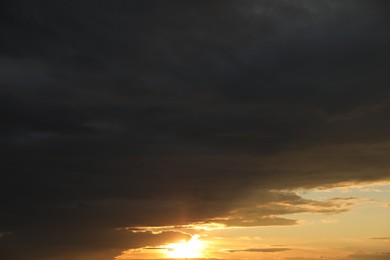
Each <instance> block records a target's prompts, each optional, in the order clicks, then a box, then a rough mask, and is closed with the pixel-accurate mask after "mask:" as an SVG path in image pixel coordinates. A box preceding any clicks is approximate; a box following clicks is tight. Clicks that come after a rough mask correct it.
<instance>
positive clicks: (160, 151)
mask: <svg viewBox="0 0 390 260" xmlns="http://www.w3.org/2000/svg"><path fill="white" fill-rule="evenodd" d="M388 7H389V6H388V5H387V4H384V3H382V2H381V1H369V2H368V1H343V2H342V3H341V2H340V1H333V0H332V1H326V2H323V1H308V0H307V1H299V2H295V1H294V2H293V1H284V0H279V1H260V2H259V1H245V3H241V2H240V3H239V2H236V1H224V2H223V3H222V2H215V3H214V2H213V3H211V2H209V1H201V2H198V1H196V2H195V1H186V2H185V3H184V2H182V1H172V2H160V1H148V3H144V2H142V1H119V0H118V1H109V2H108V1H99V2H96V1H82V2H80V1H73V0H71V1H66V2H63V3H60V2H58V1H45V0H40V1H34V3H32V2H31V1H24V0H16V1H3V2H1V3H0V12H1V20H0V23H1V24H0V31H1V34H2V36H3V37H2V38H3V40H2V41H1V43H0V47H1V48H0V84H1V86H2V87H1V88H0V115H1V121H2V122H1V123H2V127H1V129H0V147H1V148H0V152H1V169H0V172H1V175H2V183H4V185H2V187H1V189H0V203H1V205H2V212H1V214H0V230H2V231H6V232H10V233H11V234H12V236H11V235H10V236H3V237H2V238H1V241H0V247H1V248H0V249H1V250H0V251H3V250H5V248H6V249H7V254H8V255H7V257H8V259H12V258H11V257H12V256H11V255H12V254H18V253H20V252H28V250H29V249H30V247H29V246H28V245H29V244H30V243H29V242H30V241H34V239H35V237H37V236H39V237H42V239H43V240H45V239H46V240H47V241H49V240H50V239H49V238H53V237H54V238H58V237H60V236H61V235H60V234H61V233H62V232H65V233H66V234H68V235H67V236H66V237H79V238H80V240H82V241H88V240H90V238H91V237H93V238H94V239H93V240H91V241H94V242H93V243H95V244H99V243H100V244H99V245H101V244H102V243H106V244H107V248H115V245H116V244H119V245H121V246H122V245H123V244H122V243H123V241H126V247H128V248H131V247H134V246H139V247H143V246H147V245H148V244H147V241H146V240H145V243H142V244H137V243H136V242H135V241H134V240H130V241H128V240H127V238H126V237H127V235H128V234H126V236H124V237H121V236H119V237H118V238H116V239H113V240H112V241H114V242H112V243H111V242H109V241H106V240H105V239H104V236H103V235H102V234H100V233H99V232H97V231H96V230H101V229H105V228H117V227H137V226H148V225H155V226H158V225H180V224H188V223H191V222H202V221H209V220H213V219H216V218H222V217H225V218H226V217H228V218H229V217H230V220H229V221H230V223H227V222H226V224H229V225H243V221H241V220H243V218H248V219H247V221H248V220H250V221H249V222H251V221H252V224H251V225H265V224H268V225H281V224H282V225H283V224H284V225H286V224H294V223H295V220H287V219H284V218H283V214H288V213H292V212H295V213H299V212H301V213H304V212H308V211H310V210H309V209H308V206H310V207H314V208H316V212H317V213H324V214H327V213H337V212H343V210H345V209H347V208H348V205H346V204H345V205H344V204H338V203H336V202H334V201H333V202H322V203H320V202H314V201H305V200H303V199H302V198H299V197H297V196H296V195H293V194H291V193H290V194H288V195H286V194H284V195H283V194H280V193H277V192H276V193H275V192H274V193H273V192H270V190H281V189H288V190H291V189H294V188H302V187H303V188H309V187H325V186H334V185H339V184H340V183H344V182H369V181H379V180H385V179H389V178H390V176H389V168H390V164H389V162H390V160H389V158H388V157H389V156H388V155H389V147H390V146H389V134H388V133H389V130H390V124H388V115H389V112H390V107H389V102H388V101H389V89H388V85H389V83H390V82H389V77H388V61H389V52H388V45H389V40H390V39H389V34H388V27H389V22H390V21H389V19H388V18H387V10H388ZM255 191H256V192H257V191H259V193H258V194H261V195H262V196H264V198H262V197H261V196H257V197H253V196H252V194H256V192H255ZM282 195H283V196H287V197H289V199H287V202H286V204H285V205H284V206H281V205H276V204H277V203H279V202H280V201H281V200H282V198H281V197H283V196H282ZM274 196H279V197H274ZM246 199H249V200H250V203H252V204H250V203H248V204H242V201H245V200H246ZM337 205H339V206H337ZM271 206H272V207H273V206H277V207H276V208H271ZM253 207H255V210H254V211H251V208H253ZM256 207H257V208H256ZM247 223H248V222H247ZM32 227H35V228H32ZM53 227H58V228H53ZM96 232H97V233H98V234H97V233H96ZM79 233H80V235H78V234H79ZM81 233H82V234H81ZM99 234H100V235H99ZM11 237H12V239H11ZM150 237H154V236H150ZM6 239H7V240H8V239H11V240H9V242H7V245H9V246H7V247H4V246H3V245H2V244H3V241H5V240H6ZM13 239H14V240H13ZM95 239H96V240H95ZM150 239H152V238H150ZM46 240H45V241H46ZM97 240H100V242H99V241H97ZM12 241H13V242H12ZM138 241H140V240H138ZM142 241H144V240H142ZM8 243H9V244H8ZM67 244H68V243H67V242H66V241H62V242H61V240H58V241H57V244H56V245H55V246H53V247H50V248H49V246H45V243H41V244H39V246H37V247H36V248H37V249H36V251H34V252H31V255H30V258H31V259H32V258H34V257H35V258H37V259H44V258H43V257H44V256H45V257H46V256H47V257H49V258H50V257H54V256H58V255H59V254H60V252H64V251H66V252H70V253H69V254H73V253H72V252H73V251H74V252H75V253H74V255H69V256H66V257H67V258H66V259H77V257H78V258H80V257H79V256H77V255H83V254H84V253H85V254H88V257H86V256H85V255H84V258H83V257H81V259H86V258H88V259H93V258H92V257H93V256H92V255H90V253H91V254H94V253H93V251H94V250H95V249H96V250H97V247H93V248H92V249H91V250H89V247H87V246H86V247H83V248H77V250H76V249H74V248H71V247H70V246H69V247H67V246H66V245H67ZM80 244H83V243H82V242H80ZM22 245H23V246H22ZM121 246H119V247H121ZM123 247H125V245H123ZM16 249H17V250H16ZM84 249H85V252H84ZM12 250H14V252H11V251H12ZM107 250H109V249H107ZM0 253H2V252H0ZM107 254H111V253H107ZM35 255H36V256H35ZM40 257H41V258H40ZM14 259H17V257H16V256H15V257H14ZM19 259H20V258H19ZM50 259H53V258H50Z"/></svg>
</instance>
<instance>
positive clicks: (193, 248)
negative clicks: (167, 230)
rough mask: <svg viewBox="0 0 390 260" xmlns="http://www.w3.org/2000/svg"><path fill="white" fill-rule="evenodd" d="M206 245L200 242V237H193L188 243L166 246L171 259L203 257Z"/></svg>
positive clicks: (182, 242)
mask: <svg viewBox="0 0 390 260" xmlns="http://www.w3.org/2000/svg"><path fill="white" fill-rule="evenodd" d="M204 247H205V245H204V243H203V242H202V241H200V240H199V235H193V236H192V238H191V239H190V240H188V241H181V242H179V243H173V244H169V245H167V246H166V248H167V251H166V255H167V257H170V258H196V257H202V251H203V249H204Z"/></svg>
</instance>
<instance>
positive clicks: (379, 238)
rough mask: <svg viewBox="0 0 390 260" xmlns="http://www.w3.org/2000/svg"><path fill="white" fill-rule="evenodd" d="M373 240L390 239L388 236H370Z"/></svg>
mask: <svg viewBox="0 0 390 260" xmlns="http://www.w3.org/2000/svg"><path fill="white" fill-rule="evenodd" d="M371 239H374V240H390V237H372V238H371Z"/></svg>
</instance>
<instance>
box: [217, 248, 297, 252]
mask: <svg viewBox="0 0 390 260" xmlns="http://www.w3.org/2000/svg"><path fill="white" fill-rule="evenodd" d="M287 250H291V249H290V248H284V247H280V248H278V247H275V248H249V249H242V250H230V249H229V250H224V251H226V252H229V253H237V252H250V253H275V252H283V251H287Z"/></svg>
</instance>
